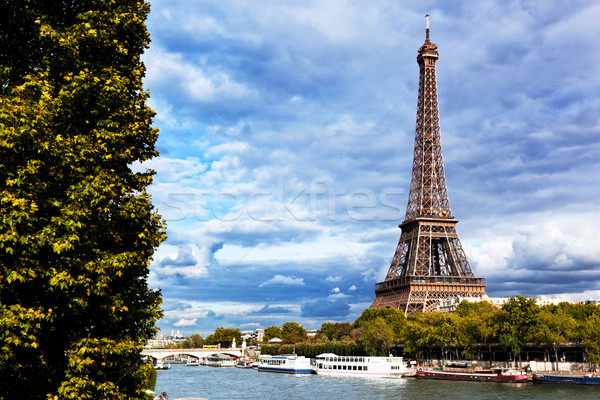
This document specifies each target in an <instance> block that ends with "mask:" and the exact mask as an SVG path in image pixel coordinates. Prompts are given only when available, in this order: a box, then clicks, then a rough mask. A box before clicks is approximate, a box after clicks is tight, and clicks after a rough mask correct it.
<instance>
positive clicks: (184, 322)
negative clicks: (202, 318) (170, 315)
mask: <svg viewBox="0 0 600 400" xmlns="http://www.w3.org/2000/svg"><path fill="white" fill-rule="evenodd" d="M196 320H197V318H192V319H183V318H182V319H180V320H179V321H177V322H175V323H174V324H173V326H193V325H196Z"/></svg>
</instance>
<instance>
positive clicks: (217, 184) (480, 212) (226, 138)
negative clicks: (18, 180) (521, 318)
mask: <svg viewBox="0 0 600 400" xmlns="http://www.w3.org/2000/svg"><path fill="white" fill-rule="evenodd" d="M151 6H152V11H151V14H150V16H149V19H148V28H149V31H150V34H151V38H152V44H151V47H150V49H149V50H148V51H147V52H146V54H145V56H144V62H145V64H146V66H147V76H146V79H145V86H146V87H147V88H148V89H149V90H150V93H151V100H150V105H151V106H152V107H153V108H154V110H155V111H156V112H157V115H156V118H155V120H154V126H155V127H157V128H159V129H160V138H159V140H158V149H159V151H160V157H158V158H156V159H154V160H152V161H151V162H148V163H146V164H145V165H143V166H142V168H144V167H145V168H152V169H154V170H155V171H156V172H157V174H156V176H155V180H154V184H153V185H152V187H151V188H150V192H151V194H152V196H153V201H154V204H155V205H156V207H157V208H158V210H159V212H160V213H161V214H162V216H163V217H164V219H165V220H166V222H167V226H168V228H167V233H168V239H167V240H166V241H165V242H164V243H163V244H162V245H161V246H160V248H159V249H158V251H157V253H156V255H155V258H154V261H153V263H152V266H151V276H150V284H151V285H152V287H155V288H158V287H160V289H161V290H162V293H163V297H164V310H165V318H164V319H163V320H161V321H160V323H159V326H160V327H161V329H162V333H163V334H168V333H170V331H171V329H175V330H177V329H179V330H180V331H181V333H182V334H184V335H189V334H192V333H200V334H202V335H204V336H205V335H207V334H209V333H211V332H213V331H214V329H215V328H217V327H220V326H223V327H230V328H235V327H238V328H240V329H242V330H244V329H255V328H258V327H267V326H270V325H278V326H281V325H282V324H283V323H284V322H286V321H296V322H299V323H301V324H303V325H304V327H305V328H319V327H320V326H321V324H322V323H323V322H326V321H350V322H351V321H354V320H355V319H356V318H357V317H358V316H359V315H360V313H361V312H362V311H363V310H364V309H365V308H367V307H368V306H369V305H370V304H371V302H372V301H373V299H374V286H375V283H376V282H379V281H381V280H383V278H384V276H385V273H386V272H387V269H388V267H389V264H390V262H391V259H392V256H393V254H394V250H395V247H396V245H397V242H398V239H399V236H400V230H399V229H398V227H397V226H398V224H399V223H401V222H402V220H403V218H404V213H405V210H406V202H407V194H408V188H409V184H410V173H411V165H412V156H413V154H412V153H413V140H414V129H415V116H416V102H417V85H418V65H417V63H416V55H417V50H418V48H419V47H420V46H421V44H422V43H423V41H424V37H425V17H424V15H425V14H426V13H429V14H431V20H430V26H431V39H432V41H433V42H435V43H436V44H437V45H438V46H439V52H440V60H439V62H438V66H437V78H438V92H439V103H440V115H441V127H442V143H443V151H444V161H445V166H446V179H447V182H448V191H449V196H450V204H451V206H452V211H453V214H454V215H455V216H456V217H457V218H458V219H459V220H460V223H459V224H458V227H457V228H458V232H459V235H460V238H461V241H462V243H463V246H464V248H465V251H466V253H467V255H468V257H469V260H470V262H471V265H472V267H473V269H474V271H475V273H476V274H477V275H478V276H482V277H485V278H487V285H488V289H487V292H488V294H489V295H490V296H511V295H514V294H517V293H518V294H524V295H528V296H537V295H547V296H558V295H561V296H563V297H565V298H571V299H585V298H600V285H599V279H600V240H599V239H598V235H599V234H600V228H599V226H600V213H599V212H598V204H599V198H600V185H599V184H598V179H599V177H600V124H599V121H598V119H599V116H600V67H599V65H600V42H599V41H598V38H599V37H600V25H599V24H598V23H597V21H598V20H599V19H600V4H598V3H597V2H595V1H591V0H590V1H567V2H548V1H542V0H539V1H526V0H522V1H515V0H504V1H498V0H493V1H488V0H484V1H464V2H460V1H454V2H446V1H423V2H409V1H399V0H394V1H391V0H390V1H377V2H369V1H366V0H365V1H361V0H354V1H352V0H328V1H317V0H315V1H309V0H305V1H299V0H298V1H283V0H281V1H275V0H273V1H262V0H260V1H252V2H250V1H242V0H237V1H236V0H220V1H200V0H168V1H167V0H154V1H151Z"/></svg>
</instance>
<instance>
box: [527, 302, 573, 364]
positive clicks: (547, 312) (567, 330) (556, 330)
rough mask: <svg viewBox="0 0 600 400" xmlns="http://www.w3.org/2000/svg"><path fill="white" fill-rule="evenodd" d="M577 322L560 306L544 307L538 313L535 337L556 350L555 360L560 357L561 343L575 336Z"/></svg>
mask: <svg viewBox="0 0 600 400" xmlns="http://www.w3.org/2000/svg"><path fill="white" fill-rule="evenodd" d="M576 327H577V322H576V321H575V318H573V317H571V316H570V315H568V314H567V313H565V311H564V310H562V309H560V308H554V307H553V308H550V307H544V308H542V310H541V311H540V313H539V314H538V315H537V321H536V324H535V338H536V339H537V341H538V342H540V343H543V344H545V345H546V346H548V347H549V348H550V349H551V350H553V351H554V360H555V361H556V362H558V361H559V359H558V348H559V347H560V345H561V344H563V343H566V342H569V341H571V339H572V338H574V337H575V331H576Z"/></svg>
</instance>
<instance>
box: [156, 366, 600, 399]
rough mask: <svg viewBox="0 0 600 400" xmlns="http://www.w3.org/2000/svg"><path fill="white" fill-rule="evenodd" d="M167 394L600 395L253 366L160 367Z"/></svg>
mask: <svg viewBox="0 0 600 400" xmlns="http://www.w3.org/2000/svg"><path fill="white" fill-rule="evenodd" d="M162 392H166V393H167V395H168V396H169V400H176V399H179V398H182V397H198V398H204V399H209V400H220V399H223V400H225V399H227V400H231V399H259V400H296V399H311V400H318V399H326V400H337V399H342V400H359V399H360V400H365V399H369V400H370V399H394V400H397V399H407V400H409V399H410V400H418V399H444V400H452V399H456V400H458V399H460V400H470V399H496V400H498V399H502V400H512V399H531V400H552V399H561V400H563V399H577V400H587V399H590V400H591V399H600V387H597V386H577V385H549V384H533V383H519V384H514V383H513V384H511V383H488V382H456V381H430V380H422V379H416V378H360V377H347V378H346V377H344V378H341V377H330V376H322V375H289V374H276V373H270V372H258V371H256V370H253V369H240V368H215V367H207V366H198V367H188V366H186V365H183V364H174V365H172V366H171V369H169V370H159V371H158V377H157V380H156V393H157V394H160V393H162Z"/></svg>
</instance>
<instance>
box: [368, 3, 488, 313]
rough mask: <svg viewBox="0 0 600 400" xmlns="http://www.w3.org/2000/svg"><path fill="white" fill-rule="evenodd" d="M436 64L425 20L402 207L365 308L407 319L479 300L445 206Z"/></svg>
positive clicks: (480, 290)
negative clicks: (447, 304)
mask: <svg viewBox="0 0 600 400" xmlns="http://www.w3.org/2000/svg"><path fill="white" fill-rule="evenodd" d="M438 58H439V54H438V51H437V45H436V44H434V43H432V42H431V41H430V39H429V15H427V30H426V36H425V43H423V45H422V46H421V47H420V48H419V54H418V56H417V63H418V64H419V94H418V104H417V124H416V129H415V145H414V158H413V166H412V177H411V183H410V192H409V195H408V206H407V207H406V215H405V218H404V222H402V224H400V228H401V229H402V234H401V236H400V241H399V243H398V246H397V248H396V252H395V254H394V258H393V260H392V264H391V265H390V268H389V270H388V273H387V276H386V278H385V281H383V282H381V283H378V284H377V285H376V289H375V300H374V301H373V304H372V305H371V308H382V307H393V308H398V309H401V310H403V311H404V312H405V313H407V314H412V313H415V312H417V311H429V310H431V309H432V308H433V307H434V306H435V304H436V303H437V301H438V300H441V299H445V298H450V297H457V296H460V297H482V296H484V295H485V283H484V279H483V278H477V277H476V276H475V274H474V273H473V270H472V269H471V266H470V264H469V261H468V260H467V256H466V255H465V252H464V250H463V248H462V245H461V243H460V240H459V238H458V234H457V233H456V224H457V223H458V219H456V218H454V217H453V216H452V211H451V209H450V201H449V200H448V190H447V187H446V177H445V173H444V160H443V157H442V144H441V134H440V117H439V107H438V99H437V83H436V76H435V67H436V62H437V60H438Z"/></svg>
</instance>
